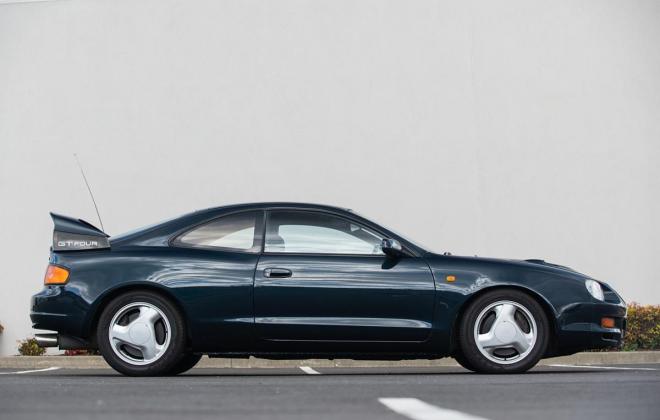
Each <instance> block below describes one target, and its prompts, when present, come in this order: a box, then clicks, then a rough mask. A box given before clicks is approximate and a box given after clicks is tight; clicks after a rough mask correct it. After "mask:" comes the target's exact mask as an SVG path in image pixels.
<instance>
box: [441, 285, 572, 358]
mask: <svg viewBox="0 0 660 420" xmlns="http://www.w3.org/2000/svg"><path fill="white" fill-rule="evenodd" d="M506 289H508V290H517V291H520V292H523V293H525V294H526V295H528V296H529V297H531V298H532V299H534V300H535V301H536V302H537V303H538V304H539V305H540V306H541V308H542V309H543V312H544V314H545V316H546V317H547V319H548V325H550V341H549V343H548V348H547V350H546V354H545V356H547V355H549V354H552V353H553V352H554V349H555V346H556V343H557V338H558V335H559V325H557V315H556V313H555V309H554V307H553V306H552V305H551V304H550V302H548V300H547V299H546V298H544V297H543V295H541V294H540V293H538V292H537V291H535V290H533V289H530V288H528V287H524V286H521V285H517V284H500V285H495V286H490V287H485V288H483V289H480V290H478V291H477V292H475V293H473V294H471V295H470V297H469V298H467V299H466V300H465V301H464V302H463V303H462V304H461V306H460V308H459V309H458V310H457V311H456V316H455V317H454V320H453V321H452V330H451V331H452V333H451V344H450V349H451V354H452V355H453V354H454V352H455V350H456V345H457V342H458V338H457V336H458V325H459V323H460V321H461V318H462V317H463V315H464V314H465V311H466V310H467V308H469V307H470V305H472V303H473V302H474V301H475V300H476V299H478V298H479V297H481V296H483V295H485V294H487V293H491V292H495V291H498V290H506Z"/></svg>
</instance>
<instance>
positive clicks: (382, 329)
mask: <svg viewBox="0 0 660 420" xmlns="http://www.w3.org/2000/svg"><path fill="white" fill-rule="evenodd" d="M51 216H52V219H53V222H54V231H53V244H52V248H51V253H50V261H49V265H48V268H47V270H46V275H45V278H44V287H43V289H42V290H41V291H40V292H39V293H37V294H36V295H34V296H33V297H32V302H31V312H30V317H31V319H32V322H33V327H34V328H35V329H40V330H49V331H54V333H47V334H37V335H36V339H37V341H38V343H39V344H40V345H41V346H51V347H59V348H60V349H94V350H96V349H97V350H99V351H100V353H101V355H102V356H103V357H104V358H105V360H106V361H107V362H108V364H109V365H110V366H112V367H113V368H114V369H116V370H117V371H119V372H121V373H123V374H125V375H131V376H153V375H176V374H179V373H182V372H185V371H187V370H189V369H191V368H192V367H193V366H194V365H195V364H196V363H197V362H198V361H199V360H200V358H201V357H202V355H204V354H207V355H209V357H234V358H235V357H245V358H247V357H249V356H255V357H261V358H269V359H302V358H324V359H334V358H350V359H378V360H403V359H436V358H442V357H448V356H452V357H454V358H455V359H456V360H457V361H458V362H459V363H460V364H461V365H462V366H464V367H465V368H467V369H469V370H472V371H475V372H479V373H518V372H524V371H527V370H529V369H530V368H532V367H533V366H534V365H535V364H536V363H537V362H538V361H539V360H540V359H541V358H544V357H551V356H560V355H567V354H571V353H575V352H578V351H582V350H587V349H601V348H607V347H617V346H619V345H620V344H621V342H622V339H623V335H624V331H625V326H626V305H625V303H624V301H623V299H622V298H621V297H620V296H619V295H618V294H617V293H616V292H615V291H614V290H613V289H612V288H611V287H610V286H609V285H608V284H606V283H604V282H602V281H599V280H595V279H593V278H591V277H589V276H587V275H584V274H580V273H578V272H576V271H574V270H572V269H570V268H567V267H564V266H560V265H556V264H551V263H548V262H545V261H543V260H539V259H530V260H506V259H493V258H481V257H476V256H475V257H472V256H456V255H451V254H449V253H443V254H437V253H433V252H431V251H429V250H427V249H426V248H424V247H422V246H420V245H417V244H416V243H414V242H412V241H410V240H408V239H406V238H405V237H403V236H401V235H399V234H397V233H395V232H394V231H392V230H390V229H387V228H385V227H383V226H381V225H379V224H377V223H374V222H372V221H370V220H368V219H366V218H364V217H362V216H360V215H358V214H357V213H355V212H354V211H352V210H349V209H344V208H339V207H334V206H326V205H316V204H303V203H253V204H237V205H228V206H222V207H216V208H210V209H206V210H201V211H196V212H192V213H189V214H186V215H183V216H181V217H177V218H175V219H171V220H168V221H165V222H162V223H158V224H155V225H152V226H148V227H145V228H142V229H138V230H136V231H132V232H129V233H126V234H123V235H119V236H115V237H109V236H108V235H107V234H106V233H104V232H103V231H102V230H100V229H98V228H96V227H95V226H93V225H91V224H90V223H87V222H85V221H83V220H79V219H75V218H70V217H66V216H62V215H58V214H53V213H51Z"/></svg>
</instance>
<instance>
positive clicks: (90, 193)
mask: <svg viewBox="0 0 660 420" xmlns="http://www.w3.org/2000/svg"><path fill="white" fill-rule="evenodd" d="M73 157H74V158H76V163H78V167H79V168H80V173H81V174H82V177H83V180H84V181H85V185H87V191H89V196H90V197H92V203H94V209H95V210H96V215H97V216H98V218H99V223H100V224H101V230H102V231H104V232H105V228H104V227H103V221H102V220H101V214H100V213H99V208H98V206H97V205H96V200H94V194H92V189H91V188H90V187H89V182H87V177H86V176H85V171H83V168H82V165H81V164H80V160H79V159H78V155H77V154H75V153H74V154H73Z"/></svg>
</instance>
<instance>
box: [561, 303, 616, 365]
mask: <svg viewBox="0 0 660 420" xmlns="http://www.w3.org/2000/svg"><path fill="white" fill-rule="evenodd" d="M626 311H627V309H626V306H625V303H623V302H620V303H608V302H590V303H576V304H572V305H569V306H567V307H566V308H564V309H563V310H562V311H561V313H560V315H559V318H558V331H557V336H558V337H557V338H558V340H557V345H556V347H555V349H554V351H553V354H554V355H557V356H558V355H565V354H572V353H576V352H579V351H583V350H591V349H604V348H612V347H615V348H616V347H620V346H621V344H622V343H623V338H624V335H625V330H626ZM604 317H607V318H613V319H614V328H604V327H602V326H601V320H602V318H604Z"/></svg>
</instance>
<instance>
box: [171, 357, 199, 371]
mask: <svg viewBox="0 0 660 420" xmlns="http://www.w3.org/2000/svg"><path fill="white" fill-rule="evenodd" d="M201 358H202V355H201V354H192V353H189V354H186V355H185V356H183V359H181V360H180V361H179V363H177V364H176V366H174V368H173V369H172V370H171V371H170V372H169V374H170V375H178V374H180V373H184V372H187V371H189V370H190V369H192V368H194V367H195V365H196V364H197V363H198V362H199V360H200V359H201Z"/></svg>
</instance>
